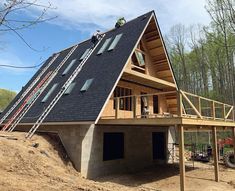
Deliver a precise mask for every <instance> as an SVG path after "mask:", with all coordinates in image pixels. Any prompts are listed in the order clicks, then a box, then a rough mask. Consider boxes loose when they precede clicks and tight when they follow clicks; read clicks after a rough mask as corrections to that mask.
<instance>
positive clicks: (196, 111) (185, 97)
mask: <svg viewBox="0 0 235 191" xmlns="http://www.w3.org/2000/svg"><path fill="white" fill-rule="evenodd" d="M180 92H181V94H182V96H183V97H184V99H185V100H186V101H187V102H188V104H189V105H190V106H191V107H192V109H193V110H194V111H195V113H196V114H197V116H198V117H199V118H201V119H202V115H201V113H199V111H198V110H197V108H196V107H195V106H194V105H193V104H192V102H191V101H190V100H189V99H188V97H187V96H186V95H185V94H184V92H183V91H180Z"/></svg>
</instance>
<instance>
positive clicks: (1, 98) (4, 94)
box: [0, 89, 16, 110]
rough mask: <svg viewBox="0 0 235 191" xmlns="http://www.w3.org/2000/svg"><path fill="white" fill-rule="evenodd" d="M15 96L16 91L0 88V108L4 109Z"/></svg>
mask: <svg viewBox="0 0 235 191" xmlns="http://www.w3.org/2000/svg"><path fill="white" fill-rule="evenodd" d="M15 96H16V92H14V91H9V90H6V89H0V110H4V109H5V108H6V107H7V105H8V104H9V103H10V102H11V101H12V100H13V99H14V97H15Z"/></svg>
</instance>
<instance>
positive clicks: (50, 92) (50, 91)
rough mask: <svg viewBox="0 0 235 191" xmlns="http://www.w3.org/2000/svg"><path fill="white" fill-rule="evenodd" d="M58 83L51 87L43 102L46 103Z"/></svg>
mask: <svg viewBox="0 0 235 191" xmlns="http://www.w3.org/2000/svg"><path fill="white" fill-rule="evenodd" d="M57 86H58V83H56V84H54V85H53V86H52V87H51V89H50V90H49V92H48V93H47V94H46V95H45V97H44V98H43V100H42V101H41V102H42V103H45V102H46V101H47V100H48V98H49V97H50V95H51V94H52V93H53V92H54V91H55V89H56V88H57Z"/></svg>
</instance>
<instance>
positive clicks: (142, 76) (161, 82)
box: [124, 69, 176, 88]
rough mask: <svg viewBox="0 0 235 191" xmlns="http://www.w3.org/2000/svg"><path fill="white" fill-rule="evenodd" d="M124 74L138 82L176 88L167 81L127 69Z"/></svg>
mask: <svg viewBox="0 0 235 191" xmlns="http://www.w3.org/2000/svg"><path fill="white" fill-rule="evenodd" d="M124 74H126V75H130V76H133V77H135V78H137V79H140V80H141V79H142V80H147V81H149V82H151V83H156V84H159V85H163V86H169V87H173V88H176V85H175V84H174V83H171V82H168V81H165V80H162V79H159V78H156V77H152V76H148V75H146V74H142V73H140V72H136V71H132V70H128V69H127V70H125V71H124Z"/></svg>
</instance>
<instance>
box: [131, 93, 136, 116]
mask: <svg viewBox="0 0 235 191" xmlns="http://www.w3.org/2000/svg"><path fill="white" fill-rule="evenodd" d="M136 102H137V99H136V96H133V97H132V108H133V118H136V109H137V108H136V106H137V103H136Z"/></svg>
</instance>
